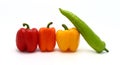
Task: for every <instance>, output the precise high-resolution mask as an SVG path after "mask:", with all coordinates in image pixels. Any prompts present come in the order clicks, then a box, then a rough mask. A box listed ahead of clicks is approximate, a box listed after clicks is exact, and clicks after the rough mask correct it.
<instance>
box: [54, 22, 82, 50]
mask: <svg viewBox="0 0 120 65" xmlns="http://www.w3.org/2000/svg"><path fill="white" fill-rule="evenodd" d="M62 26H63V27H64V28H65V30H64V31H63V30H58V31H57V33H56V39H57V43H58V47H59V48H60V50H61V51H63V52H65V51H72V52H75V51H76V50H77V48H78V45H79V37H80V33H79V32H78V31H77V30H76V28H71V29H68V28H67V26H66V25H65V24H62Z"/></svg>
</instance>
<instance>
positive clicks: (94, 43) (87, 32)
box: [59, 8, 109, 53]
mask: <svg viewBox="0 0 120 65" xmlns="http://www.w3.org/2000/svg"><path fill="white" fill-rule="evenodd" d="M59 10H60V12H61V13H62V14H63V15H64V16H65V17H67V18H68V19H69V20H70V21H71V23H72V24H73V25H74V26H75V27H76V28H77V30H78V31H79V32H80V33H81V35H82V36H83V37H84V39H85V40H86V41H87V43H88V44H89V45H90V46H91V47H92V48H93V49H94V50H95V51H96V52H98V53H101V52H102V51H103V50H105V51H106V52H109V51H108V50H107V49H106V48H105V46H106V45H105V42H104V41H102V40H101V39H100V38H99V37H98V36H97V35H96V34H95V33H94V32H93V30H92V29H91V28H90V27H89V26H88V25H87V24H86V23H85V22H84V21H82V20H81V19H80V18H79V17H78V16H76V15H75V14H73V13H72V12H70V11H67V10H63V9H61V8H59Z"/></svg>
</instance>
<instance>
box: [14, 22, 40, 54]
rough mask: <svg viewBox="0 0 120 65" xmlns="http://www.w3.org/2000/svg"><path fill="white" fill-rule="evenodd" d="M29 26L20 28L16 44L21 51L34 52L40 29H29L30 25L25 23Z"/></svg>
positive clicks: (24, 24)
mask: <svg viewBox="0 0 120 65" xmlns="http://www.w3.org/2000/svg"><path fill="white" fill-rule="evenodd" d="M23 26H27V28H26V29H25V28H20V29H19V30H18V32H17V35H16V46H17V48H18V49H19V50H20V51H22V52H23V51H27V52H34V51H35V50H36V48H37V44H38V38H39V37H38V30H37V29H36V28H32V29H29V25H28V24H26V23H23Z"/></svg>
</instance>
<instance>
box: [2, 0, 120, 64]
mask: <svg viewBox="0 0 120 65" xmlns="http://www.w3.org/2000/svg"><path fill="white" fill-rule="evenodd" d="M58 8H63V9H66V10H69V11H71V12H73V13H75V14H76V15H77V16H79V17H80V18H81V19H82V20H84V21H85V22H86V23H87V24H88V25H89V26H90V27H91V28H92V29H93V30H94V31H95V33H96V34H97V35H98V36H100V38H101V39H102V40H104V41H105V42H106V48H108V49H109V51H110V52H109V53H104V52H103V53H101V54H97V53H96V52H95V51H94V50H93V49H92V48H91V47H90V46H89V45H88V44H87V43H86V42H85V40H84V39H83V38H82V36H81V37H80V45H79V48H78V50H77V51H76V52H75V53H69V52H67V53H63V52H60V51H59V48H58V47H57V45H56V48H55V51H54V52H44V53H43V52H40V51H39V50H37V51H36V52H34V53H21V52H19V51H18V50H17V48H16V43H15V38H16V32H17V31H18V29H20V28H21V27H22V23H23V22H26V23H28V24H29V25H30V27H31V28H33V27H36V28H37V29H39V28H40V27H45V26H46V25H47V23H48V22H50V21H53V25H51V27H55V28H56V30H58V29H63V28H62V27H61V24H62V23H65V24H66V25H67V26H68V27H69V28H71V27H74V26H73V25H72V24H71V23H70V22H69V20H68V19H67V18H65V17H64V16H63V15H61V14H60V12H59V10H58ZM119 28H120V2H119V0H0V65H88V64H89V65H119V64H120V29H119Z"/></svg>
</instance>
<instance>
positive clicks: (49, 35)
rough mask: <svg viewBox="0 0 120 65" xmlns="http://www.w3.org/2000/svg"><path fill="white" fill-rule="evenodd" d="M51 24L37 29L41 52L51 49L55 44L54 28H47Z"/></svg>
mask: <svg viewBox="0 0 120 65" xmlns="http://www.w3.org/2000/svg"><path fill="white" fill-rule="evenodd" d="M51 24H52V22H50V23H49V24H48V25H47V27H43V28H40V29H39V48H40V50H41V51H42V52H45V51H48V52H50V51H53V50H54V48H55V45H56V32H55V28H53V27H52V28H49V26H50V25H51Z"/></svg>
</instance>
